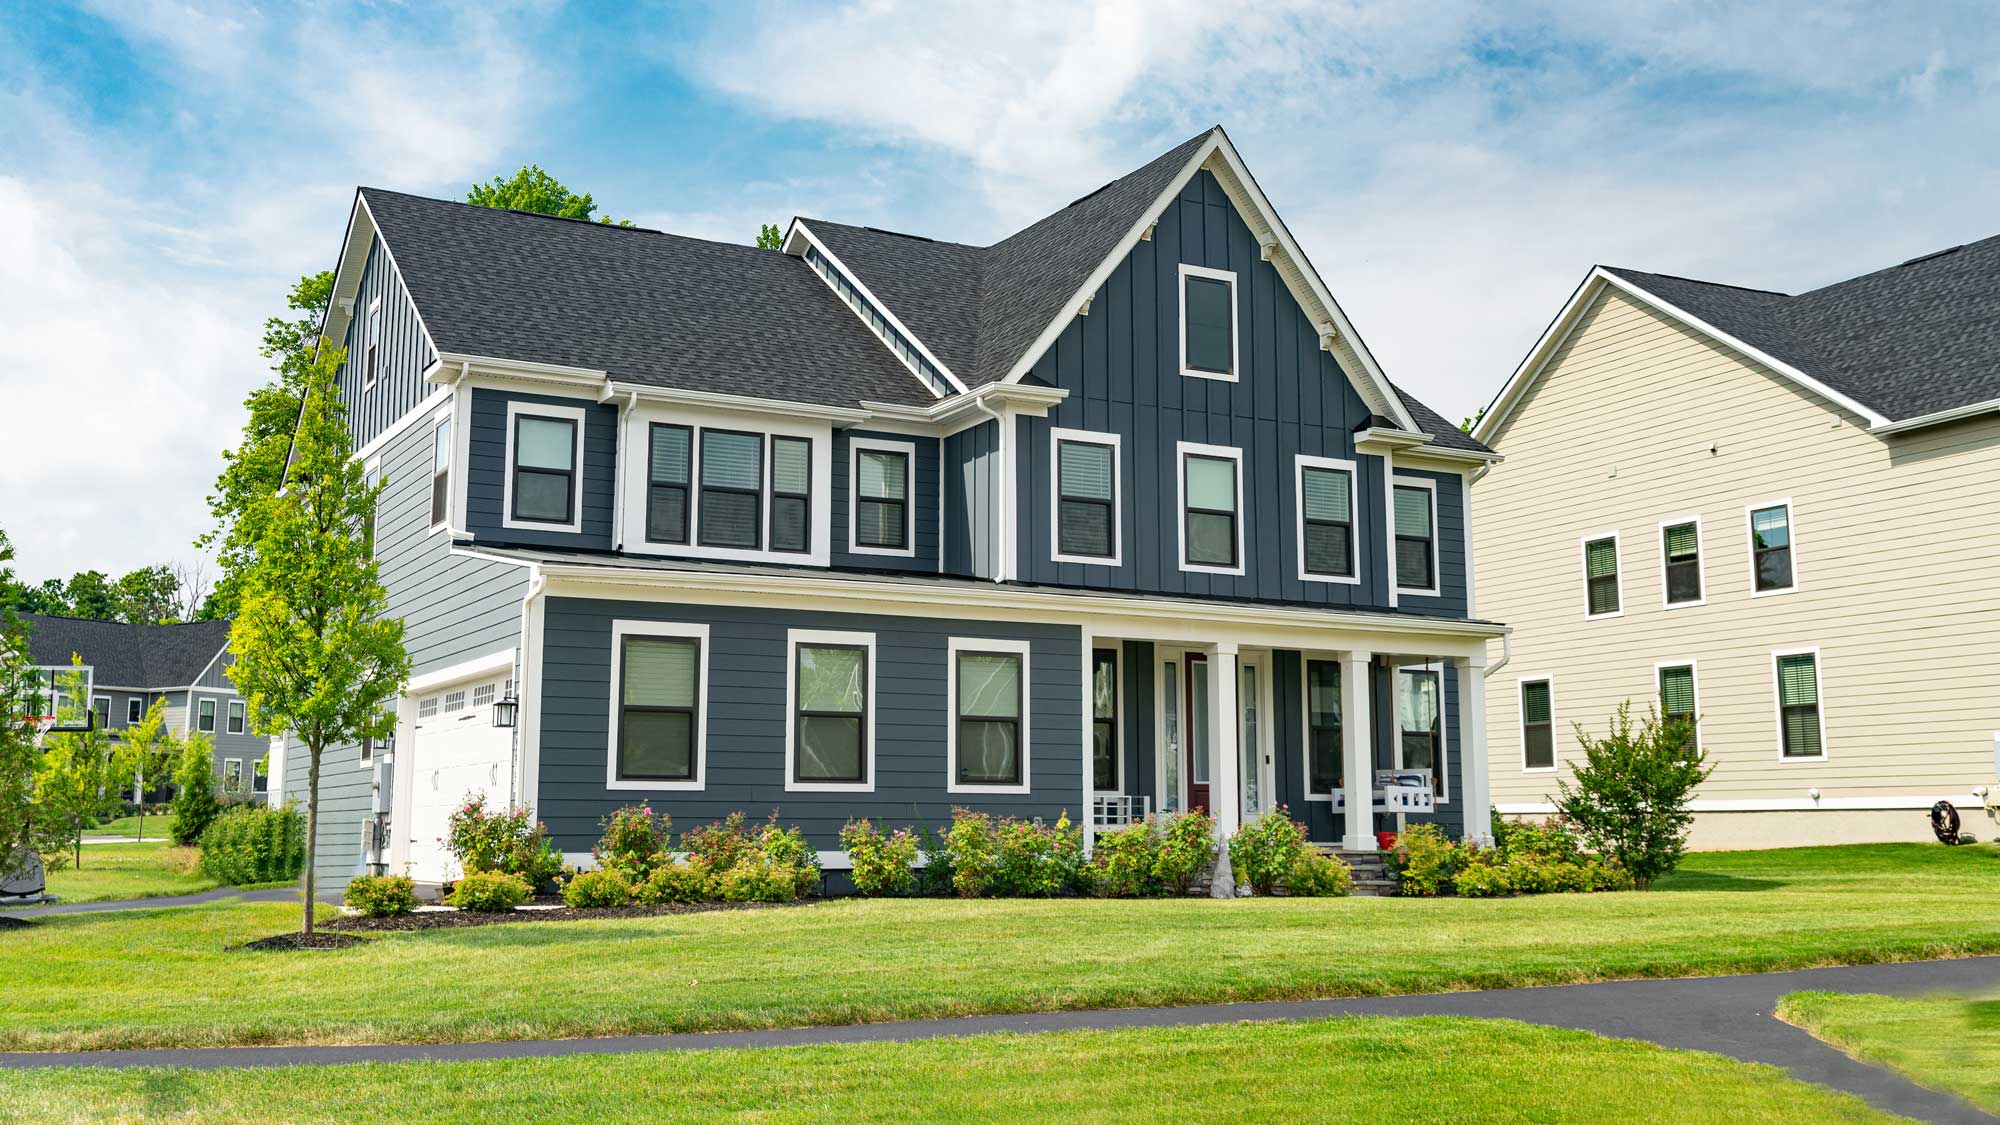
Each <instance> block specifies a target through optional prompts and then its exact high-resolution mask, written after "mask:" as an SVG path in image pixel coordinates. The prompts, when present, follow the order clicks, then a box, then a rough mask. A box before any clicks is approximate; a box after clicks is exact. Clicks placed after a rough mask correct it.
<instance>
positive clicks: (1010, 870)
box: [953, 812, 1083, 898]
mask: <svg viewBox="0 0 2000 1125" xmlns="http://www.w3.org/2000/svg"><path fill="white" fill-rule="evenodd" d="M953 827H954V828H956V823H954V825H953ZM993 834H994V839H995V848H994V863H993V873H992V877H991V880H990V882H989V884H988V886H987V893H989V894H995V895H1008V896H1013V897H1018V898H1053V897H1054V896H1056V895H1059V894H1061V893H1063V892H1064V891H1069V890H1074V889H1076V886H1077V883H1078V880H1079V876H1080V874H1081V872H1082V869H1083V832H1082V831H1081V830H1080V829H1078V828H1076V827H1074V826H1073V825H1071V824H1070V822H1069V813H1067V812H1065V813H1063V815H1062V816H1061V817H1059V818H1057V820H1056V822H1055V824H1054V825H1051V826H1048V827H1044V826H1042V825H1039V824H1035V823H1033V822H1032V821H1026V820H1015V819H1013V818H1011V817H1010V818H1008V819H1005V820H1002V821H1000V822H999V823H998V824H997V825H995V826H994V833H993Z"/></svg>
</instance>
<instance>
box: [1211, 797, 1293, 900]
mask: <svg viewBox="0 0 2000 1125" xmlns="http://www.w3.org/2000/svg"><path fill="white" fill-rule="evenodd" d="M1305 852H1306V826H1305V825H1303V824H1300V823H1299V822H1298V821H1296V820H1293V819H1292V818H1291V814H1289V813H1287V812H1286V811H1285V808H1284V806H1282V805H1281V806H1279V807H1278V808H1275V809H1272V810H1271V811H1270V812H1267V813H1265V814H1264V815H1263V816H1260V817H1258V818H1257V819H1255V820H1253V821H1251V822H1250V823H1248V824H1245V825H1243V826H1242V827H1240V828H1238V829H1237V830H1236V834H1235V835H1234V836H1231V837H1230V838H1229V866H1230V868H1231V869H1232V870H1234V871H1235V873H1236V881H1237V882H1239V883H1246V884H1248V885H1249V887H1250V889H1251V890H1252V891H1254V892H1256V893H1257V894H1260V895H1267V894H1270V893H1271V892H1273V891H1275V890H1277V889H1278V887H1279V886H1280V885H1281V884H1282V883H1284V881H1285V880H1286V879H1287V878H1288V877H1290V875H1291V873H1292V869H1293V868H1295V867H1297V866H1298V864H1299V857H1300V856H1301V855H1303V854H1305Z"/></svg>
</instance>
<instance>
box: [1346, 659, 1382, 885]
mask: <svg viewBox="0 0 2000 1125" xmlns="http://www.w3.org/2000/svg"><path fill="white" fill-rule="evenodd" d="M1374 661H1375V654H1374V653H1372V652H1362V651H1359V650H1355V651H1350V652H1348V653H1345V654H1344V655H1342V656H1341V658H1340V742H1341V746H1340V754H1341V758H1342V759H1343V762H1344V767H1343V772H1344V773H1345V774H1346V778H1345V781H1346V784H1345V786H1344V789H1345V792H1346V796H1347V827H1346V831H1345V833H1344V834H1343V835H1342V836H1341V839H1340V846H1341V847H1343V848H1346V849H1347V850H1348V851H1354V852H1372V851H1374V850H1375V737H1374V736H1375V724H1374V723H1373V722H1372V721H1370V716H1369V714H1368V711H1369V706H1368V703H1369V700H1370V699H1371V698H1373V696H1374V692H1373V691H1372V690H1371V688H1372V685H1371V684H1370V683H1369V668H1370V667H1371V666H1372V665H1373V664H1374Z"/></svg>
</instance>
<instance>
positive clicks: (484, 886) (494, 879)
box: [444, 871, 535, 913]
mask: <svg viewBox="0 0 2000 1125" xmlns="http://www.w3.org/2000/svg"><path fill="white" fill-rule="evenodd" d="M533 897H535V888H533V887H531V886H529V885H528V881H527V880H526V879H523V878H522V877H521V876H519V875H510V874H508V873H507V872H504V871H475V872H473V873H472V874H470V875H467V876H465V877H464V878H463V879H460V880H459V881H458V882H457V884H456V885H454V886H453V887H452V888H451V894H449V895H446V896H445V900H444V901H445V902H446V903H447V904H449V905H451V906H456V907H458V908H459V909H460V910H477V911H481V912H484V913H499V912H501V911H506V910H512V909H514V908H515V907H517V906H519V905H521V904H522V903H524V902H526V901H528V900H529V899H531V898H533Z"/></svg>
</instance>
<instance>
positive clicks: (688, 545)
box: [619, 399, 835, 567]
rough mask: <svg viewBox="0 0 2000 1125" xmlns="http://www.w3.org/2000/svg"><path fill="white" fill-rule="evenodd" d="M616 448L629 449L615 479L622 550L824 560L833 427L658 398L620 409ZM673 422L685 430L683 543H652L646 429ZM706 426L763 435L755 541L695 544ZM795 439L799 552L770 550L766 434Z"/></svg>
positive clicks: (829, 534)
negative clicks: (802, 506)
mask: <svg viewBox="0 0 2000 1125" xmlns="http://www.w3.org/2000/svg"><path fill="white" fill-rule="evenodd" d="M620 425H621V427H622V433H623V436H622V438H621V440H620V441H619V445H620V446H621V447H625V448H629V449H630V450H631V451H632V454H631V456H628V457H626V458H625V465H624V468H623V469H622V470H621V472H622V474H623V476H622V479H621V481H620V489H619V491H620V494H621V497H622V499H621V501H620V502H621V503H622V504H624V505H625V506H626V508H627V510H626V512H625V526H626V527H627V528H628V529H631V530H629V531H628V532H627V534H626V535H625V539H624V544H623V551H624V553H626V554H629V555H643V556H648V557H656V558H686V559H718V560H724V561H730V562H770V563H782V564H787V565H794V566H796V565H800V564H805V565H810V566H818V567H824V566H826V565H828V563H829V561H830V560H831V558H832V545H831V542H830V541H831V540H832V538H833V516H832V512H833V445H834V436H835V435H834V431H833V429H832V428H831V427H830V426H828V425H827V424H825V423H823V422H818V421H814V420H812V419H804V420H796V421H785V420H783V419H781V418H779V417H776V416H773V415H769V414H752V413H730V412H725V411H719V410H718V411H713V412H706V411H705V412H693V411H691V410H674V411H672V412H669V411H668V410H667V409H666V408H665V407H663V406H662V405H661V404H658V403H654V402H649V401H647V400H645V399H641V400H640V402H639V405H638V407H637V408H635V409H632V410H628V411H626V416H625V418H624V420H623V421H622V422H621V423H620ZM655 425H665V426H680V427H683V428H685V429H686V430H688V485H687V489H688V495H687V509H688V510H687V532H688V534H687V542H685V543H656V542H653V541H652V540H650V539H648V538H647V537H646V505H647V496H648V493H649V491H650V488H649V483H650V481H651V479H652V477H651V473H652V427H653V426H655ZM709 430H728V431H731V432H735V433H753V434H758V435H761V436H762V438H763V439H764V446H763V452H762V454H760V457H761V461H760V462H759V486H758V487H759V489H760V492H759V497H760V499H759V502H758V510H757V519H758V529H757V542H758V544H759V546H758V547H757V548H756V549H755V550H752V549H750V548H747V547H713V546H707V547H705V546H702V543H701V450H702V436H703V434H704V433H705V432H707V431H709ZM775 438H802V439H804V440H805V441H808V442H810V443H811V444H812V467H811V480H810V482H809V484H810V487H811V490H812V491H811V494H810V496H809V498H808V501H807V504H806V518H807V524H808V531H807V533H806V545H807V548H808V549H807V550H804V551H774V550H771V495H772V486H773V481H772V474H771V455H772V440H773V439H775Z"/></svg>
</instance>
